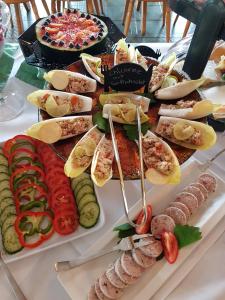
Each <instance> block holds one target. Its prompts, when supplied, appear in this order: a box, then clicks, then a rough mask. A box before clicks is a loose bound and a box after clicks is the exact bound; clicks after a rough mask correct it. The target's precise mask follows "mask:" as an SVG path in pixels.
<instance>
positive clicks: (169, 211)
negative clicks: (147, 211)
mask: <svg viewBox="0 0 225 300" xmlns="http://www.w3.org/2000/svg"><path fill="white" fill-rule="evenodd" d="M164 213H165V214H166V215H167V216H170V217H171V218H172V219H173V220H174V222H175V224H180V225H186V224H187V217H186V215H185V213H184V212H183V211H182V210H181V209H180V208H177V207H167V208H166V209H165V211H164Z"/></svg>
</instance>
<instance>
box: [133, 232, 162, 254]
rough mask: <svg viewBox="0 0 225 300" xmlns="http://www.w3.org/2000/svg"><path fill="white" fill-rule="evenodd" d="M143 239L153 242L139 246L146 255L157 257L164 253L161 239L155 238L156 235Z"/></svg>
mask: <svg viewBox="0 0 225 300" xmlns="http://www.w3.org/2000/svg"><path fill="white" fill-rule="evenodd" d="M142 241H144V242H151V243H150V244H148V245H146V246H142V247H140V248H139V249H140V250H141V252H142V253H143V254H144V255H146V256H150V257H153V258H155V257H158V256H159V255H160V254H161V253H162V251H163V249H162V244H161V242H160V241H158V240H156V239H154V237H146V238H144V239H142Z"/></svg>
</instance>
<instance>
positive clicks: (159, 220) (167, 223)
mask: <svg viewBox="0 0 225 300" xmlns="http://www.w3.org/2000/svg"><path fill="white" fill-rule="evenodd" d="M174 227H175V222H174V220H173V219H172V218H171V217H169V216H167V215H165V214H161V215H157V216H155V217H154V218H153V219H152V222H151V231H152V234H153V235H154V236H155V237H160V236H161V234H162V233H163V232H164V231H167V232H173V231H174Z"/></svg>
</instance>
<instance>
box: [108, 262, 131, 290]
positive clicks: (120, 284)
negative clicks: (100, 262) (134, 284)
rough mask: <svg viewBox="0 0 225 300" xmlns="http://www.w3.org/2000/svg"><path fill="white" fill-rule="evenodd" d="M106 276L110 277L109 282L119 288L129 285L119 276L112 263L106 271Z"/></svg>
mask: <svg viewBox="0 0 225 300" xmlns="http://www.w3.org/2000/svg"><path fill="white" fill-rule="evenodd" d="M105 274H106V277H107V278H108V280H109V282H110V283H111V284H112V285H114V286H115V287H117V288H119V289H123V288H125V287H127V284H126V283H124V282H123V281H122V280H121V279H120V278H119V276H118V275H117V274H116V271H115V266H114V265H111V266H110V267H109V268H108V270H107V271H106V273H105Z"/></svg>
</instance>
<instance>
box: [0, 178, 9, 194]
mask: <svg viewBox="0 0 225 300" xmlns="http://www.w3.org/2000/svg"><path fill="white" fill-rule="evenodd" d="M5 189H8V190H10V184H9V180H7V179H6V180H3V181H0V192H1V191H3V190H5Z"/></svg>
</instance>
